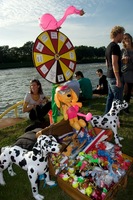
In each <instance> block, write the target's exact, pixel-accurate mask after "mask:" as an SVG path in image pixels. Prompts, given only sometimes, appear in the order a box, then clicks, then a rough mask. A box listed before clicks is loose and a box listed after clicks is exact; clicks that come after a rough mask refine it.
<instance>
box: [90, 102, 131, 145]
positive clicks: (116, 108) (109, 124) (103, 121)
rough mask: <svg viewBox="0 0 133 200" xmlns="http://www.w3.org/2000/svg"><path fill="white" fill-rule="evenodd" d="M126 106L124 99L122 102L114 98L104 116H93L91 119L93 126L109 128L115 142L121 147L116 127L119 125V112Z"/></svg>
mask: <svg viewBox="0 0 133 200" xmlns="http://www.w3.org/2000/svg"><path fill="white" fill-rule="evenodd" d="M127 107H128V103H127V102H126V101H125V100H124V101H123V102H122V103H121V102H120V101H119V100H114V101H113V103H112V107H111V109H110V111H109V112H108V113H107V114H105V115H104V116H93V117H92V119H91V124H92V126H93V127H98V128H103V129H111V130H112V131H113V133H114V138H115V143H116V144H117V145H119V146H120V147H122V145H121V144H120V141H119V136H118V133H117V127H119V126H120V123H119V116H118V114H119V112H120V111H121V110H122V109H125V108H127Z"/></svg>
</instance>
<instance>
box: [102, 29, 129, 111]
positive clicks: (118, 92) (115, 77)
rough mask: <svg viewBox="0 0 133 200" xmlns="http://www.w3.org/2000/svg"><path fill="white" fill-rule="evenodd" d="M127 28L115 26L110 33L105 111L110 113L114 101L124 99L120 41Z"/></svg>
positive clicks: (106, 55) (106, 53) (107, 49)
mask: <svg viewBox="0 0 133 200" xmlns="http://www.w3.org/2000/svg"><path fill="white" fill-rule="evenodd" d="M124 32H125V29H124V28H123V27H121V26H115V27H113V28H112V30H111V33H110V38H111V42H110V44H109V45H108V46H107V48H106V52H105V57H106V66H107V81H108V96H107V101H106V108H105V113H108V112H109V110H110V108H111V106H112V102H113V100H115V99H118V100H120V101H122V99H123V84H122V73H121V50H120V47H119V45H118V43H121V42H122V40H123V36H124Z"/></svg>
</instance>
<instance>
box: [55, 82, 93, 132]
mask: <svg viewBox="0 0 133 200" xmlns="http://www.w3.org/2000/svg"><path fill="white" fill-rule="evenodd" d="M54 100H55V103H56V105H57V107H58V108H60V109H61V110H62V113H63V117H64V120H68V119H69V122H70V125H71V126H72V127H73V128H74V129H76V130H80V129H81V128H82V127H85V126H86V122H85V121H84V120H83V119H78V111H79V108H81V107H82V103H81V102H77V101H78V97H77V95H76V93H75V92H74V91H73V90H72V89H71V88H69V87H68V86H58V87H57V88H56V92H55V97H54ZM79 115H80V116H81V113H79ZM91 117H92V115H91V114H90V116H89V118H87V120H88V121H89V120H90V119H91Z"/></svg>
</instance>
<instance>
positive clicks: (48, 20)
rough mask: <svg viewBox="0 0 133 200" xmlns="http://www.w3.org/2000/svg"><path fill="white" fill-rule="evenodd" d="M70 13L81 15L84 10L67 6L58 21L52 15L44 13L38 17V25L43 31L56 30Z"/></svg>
mask: <svg viewBox="0 0 133 200" xmlns="http://www.w3.org/2000/svg"><path fill="white" fill-rule="evenodd" d="M72 14H78V15H81V16H82V15H84V11H83V10H78V9H76V8H75V7H74V6H69V7H68V8H67V9H66V11H65V13H64V16H63V17H62V18H61V19H60V20H59V21H57V20H56V19H55V18H54V16H53V15H51V14H49V13H46V14H43V15H42V16H41V18H39V25H40V27H41V29H42V30H43V31H47V30H56V29H59V28H60V27H61V25H62V24H63V22H64V21H65V20H66V18H67V16H68V15H72Z"/></svg>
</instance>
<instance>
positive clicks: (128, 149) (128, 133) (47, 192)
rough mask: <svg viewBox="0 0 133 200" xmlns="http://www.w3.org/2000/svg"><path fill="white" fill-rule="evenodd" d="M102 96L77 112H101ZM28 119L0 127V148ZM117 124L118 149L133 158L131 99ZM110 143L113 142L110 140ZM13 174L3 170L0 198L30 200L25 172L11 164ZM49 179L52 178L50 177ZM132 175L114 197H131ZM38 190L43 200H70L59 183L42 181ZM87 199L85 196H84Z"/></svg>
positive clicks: (97, 113) (15, 134)
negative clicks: (122, 138)
mask: <svg viewBox="0 0 133 200" xmlns="http://www.w3.org/2000/svg"><path fill="white" fill-rule="evenodd" d="M105 103H106V98H104V97H103V98H94V99H93V100H91V101H90V102H89V103H88V102H85V103H84V106H83V107H82V109H81V111H82V112H84V113H87V112H91V113H92V114H93V115H102V114H103V113H104V109H105ZM29 123H30V121H29V120H26V121H24V122H21V123H18V124H17V125H15V126H12V127H8V128H4V129H0V147H2V146H6V145H11V144H13V143H14V142H15V140H16V139H17V138H18V137H19V136H20V135H22V134H23V133H24V130H25V128H26V127H27V126H28V125H29ZM120 123H121V127H120V128H119V129H118V133H119V135H120V136H122V137H124V140H123V141H121V143H122V145H123V147H122V152H123V153H125V154H127V155H129V156H132V157H133V100H132V101H131V104H130V115H129V116H127V115H125V114H121V115H120ZM112 142H113V141H112ZM13 167H14V171H15V172H16V173H17V175H16V176H14V177H10V176H9V174H8V173H7V170H5V171H4V178H5V181H6V183H7V184H6V186H0V200H15V199H17V200H32V199H34V198H33V197H32V193H31V186H30V182H29V180H28V177H27V174H26V171H24V170H22V169H21V168H19V167H18V166H16V165H14V166H13ZM52 179H55V180H56V178H54V177H52ZM132 188H133V178H132V177H128V184H127V187H126V189H125V190H124V189H122V188H120V189H119V191H118V193H117V195H116V197H115V198H114V199H115V200H125V199H127V200H132V199H133V191H132ZM39 193H40V194H42V195H44V196H45V199H46V200H51V199H55V200H71V197H69V196H68V195H67V194H66V193H64V192H63V191H62V190H61V189H60V187H59V186H55V187H53V188H49V187H48V186H46V187H45V188H44V187H43V181H41V185H40V187H39ZM88 199H89V198H88Z"/></svg>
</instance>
